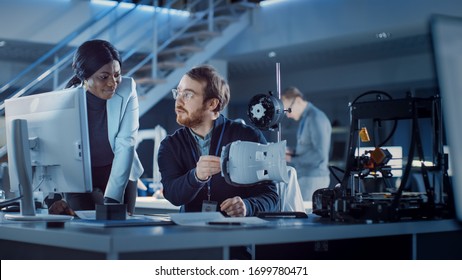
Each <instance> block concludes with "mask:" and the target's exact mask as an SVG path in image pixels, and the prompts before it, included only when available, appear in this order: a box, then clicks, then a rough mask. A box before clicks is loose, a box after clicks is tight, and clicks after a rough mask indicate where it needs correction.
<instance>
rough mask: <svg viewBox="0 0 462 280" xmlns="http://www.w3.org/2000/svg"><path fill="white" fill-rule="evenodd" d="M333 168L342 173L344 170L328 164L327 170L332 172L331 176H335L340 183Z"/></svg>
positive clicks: (340, 181)
mask: <svg viewBox="0 0 462 280" xmlns="http://www.w3.org/2000/svg"><path fill="white" fill-rule="evenodd" d="M334 169H336V170H337V171H340V172H343V173H345V170H343V169H341V168H339V167H337V166H333V165H329V171H330V173H331V174H332V176H334V177H335V179H336V180H337V182H338V183H342V180H340V178H339V177H338V176H337V175H336V174H335V172H334Z"/></svg>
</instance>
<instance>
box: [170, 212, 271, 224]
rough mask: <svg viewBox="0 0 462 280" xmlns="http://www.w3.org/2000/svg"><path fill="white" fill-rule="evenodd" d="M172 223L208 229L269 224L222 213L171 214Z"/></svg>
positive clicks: (253, 218)
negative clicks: (226, 215)
mask: <svg viewBox="0 0 462 280" xmlns="http://www.w3.org/2000/svg"><path fill="white" fill-rule="evenodd" d="M170 218H171V220H172V222H174V223H175V224H177V225H181V226H207V227H219V226H224V227H230V226H236V227H242V226H262V225H265V224H267V223H268V221H265V220H263V219H260V218H258V217H225V216H223V214H221V213H220V212H190V213H172V214H170ZM209 222H218V223H223V224H221V225H210V224H209Z"/></svg>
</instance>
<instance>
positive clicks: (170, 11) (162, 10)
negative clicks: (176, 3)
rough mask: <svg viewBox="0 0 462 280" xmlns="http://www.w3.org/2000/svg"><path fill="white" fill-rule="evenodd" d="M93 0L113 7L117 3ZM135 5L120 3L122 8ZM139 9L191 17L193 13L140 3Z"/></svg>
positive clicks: (129, 7) (92, 0)
mask: <svg viewBox="0 0 462 280" xmlns="http://www.w3.org/2000/svg"><path fill="white" fill-rule="evenodd" d="M91 2H92V3H95V4H98V5H103V6H109V7H113V6H115V5H117V2H116V1H106V0H91ZM134 5H135V4H134V3H127V2H122V3H120V7H121V8H122V9H131V8H133V6H134ZM139 9H140V10H141V11H145V12H150V13H152V12H154V9H155V11H157V12H159V13H162V14H170V15H178V16H185V17H189V16H190V15H191V13H190V12H188V11H182V10H176V9H167V8H162V7H154V6H149V5H140V6H139Z"/></svg>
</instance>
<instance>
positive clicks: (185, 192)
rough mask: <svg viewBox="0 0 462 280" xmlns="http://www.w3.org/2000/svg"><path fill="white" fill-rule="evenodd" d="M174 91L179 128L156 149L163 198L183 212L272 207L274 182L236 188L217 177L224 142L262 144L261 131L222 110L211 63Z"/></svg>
mask: <svg viewBox="0 0 462 280" xmlns="http://www.w3.org/2000/svg"><path fill="white" fill-rule="evenodd" d="M172 92H173V98H174V99H175V113H176V121H177V122H178V124H180V125H182V126H183V127H181V128H180V129H178V130H177V131H175V132H174V133H173V134H172V135H169V136H167V137H166V138H165V139H164V140H163V141H162V143H161V145H160V148H159V155H158V163H159V171H160V173H161V176H162V181H161V182H162V185H163V194H164V197H165V198H166V199H167V200H168V201H170V202H171V203H172V204H174V205H177V206H181V211H183V212H201V211H203V212H205V211H220V212H222V213H223V214H224V215H225V216H230V217H244V216H254V215H256V214H258V212H267V211H276V210H277V205H278V201H279V197H278V194H277V191H276V186H275V185H274V184H272V183H268V184H258V185H254V186H245V187H235V186H232V185H229V184H228V183H226V181H225V179H224V178H223V177H222V176H221V166H220V154H221V150H222V147H223V146H226V145H227V144H229V143H231V142H234V141H238V140H242V141H252V142H258V143H262V144H266V139H265V137H264V136H263V134H262V133H261V132H260V131H259V130H256V129H254V128H252V127H250V126H247V125H245V124H243V123H242V122H238V121H233V120H230V119H228V118H226V117H224V116H223V115H222V114H220V112H221V111H223V109H224V108H225V107H226V105H227V104H228V102H229V99H230V90H229V86H228V84H227V82H226V81H225V80H224V79H223V78H222V77H221V76H220V74H219V73H218V72H217V71H216V70H215V69H214V68H213V67H211V66H209V65H202V66H198V67H195V68H192V69H191V70H189V71H188V72H187V73H186V74H185V75H184V76H183V77H182V79H181V80H180V83H179V84H178V86H177V88H176V89H173V90H172Z"/></svg>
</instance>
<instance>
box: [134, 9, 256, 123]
mask: <svg viewBox="0 0 462 280" xmlns="http://www.w3.org/2000/svg"><path fill="white" fill-rule="evenodd" d="M253 7H254V5H253V4H248V3H246V2H239V3H235V4H226V5H219V6H216V7H215V9H214V10H213V15H212V17H211V18H209V17H210V16H211V14H209V13H207V14H206V16H204V17H202V18H199V17H198V18H196V19H194V20H191V22H190V25H188V26H187V28H186V30H185V31H184V32H180V33H179V34H178V36H176V37H175V39H173V40H172V41H171V42H168V43H167V44H166V45H165V47H163V46H161V47H160V48H159V52H158V53H157V56H156V58H154V57H153V59H157V61H156V64H155V65H154V67H152V65H153V64H151V65H148V67H146V65H145V68H144V69H143V70H144V71H151V73H154V75H152V76H149V75H141V76H138V75H139V74H138V75H137V72H133V71H129V72H128V74H129V76H133V77H135V79H136V81H137V83H138V84H139V85H140V86H141V89H140V90H139V91H138V95H139V100H140V115H143V114H144V113H145V112H146V111H148V110H149V109H150V108H152V106H154V105H155V104H157V102H159V101H160V100H161V99H162V98H164V97H165V95H166V94H170V90H171V89H172V88H174V87H176V85H177V84H178V82H179V80H180V79H181V77H182V75H183V74H184V73H185V72H187V70H189V69H190V68H191V67H193V66H195V65H198V64H202V63H205V62H206V61H207V60H209V59H211V58H213V56H214V55H215V54H216V53H217V52H218V51H219V50H220V49H221V48H222V47H223V46H225V45H226V44H228V43H229V42H230V41H231V40H233V39H234V38H235V37H236V36H237V35H238V34H239V33H240V32H242V31H243V30H244V29H245V28H246V27H247V26H248V25H249V24H250V14H251V9H252V8H253ZM153 56H154V55H153ZM138 72H140V71H138ZM140 73H143V72H142V71H141V72H140Z"/></svg>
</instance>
